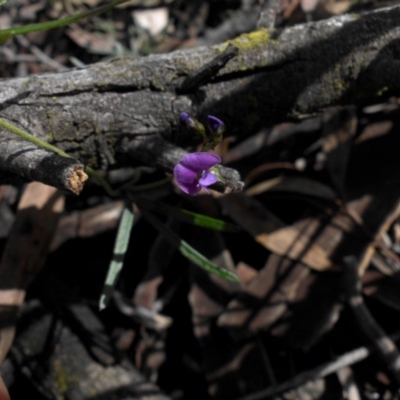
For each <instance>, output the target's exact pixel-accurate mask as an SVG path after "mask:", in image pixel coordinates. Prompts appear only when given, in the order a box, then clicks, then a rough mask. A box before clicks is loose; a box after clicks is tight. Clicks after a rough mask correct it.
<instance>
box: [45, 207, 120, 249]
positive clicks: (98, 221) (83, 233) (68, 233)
mask: <svg viewBox="0 0 400 400" xmlns="http://www.w3.org/2000/svg"><path fill="white" fill-rule="evenodd" d="M123 208H124V203H123V202H122V201H114V202H111V203H107V204H101V205H99V206H97V207H93V208H89V209H87V210H84V211H74V212H72V213H71V214H69V215H66V216H64V217H62V218H61V219H60V222H59V223H58V227H57V232H56V234H55V235H54V237H53V241H52V243H51V247H50V251H55V250H56V249H57V248H59V247H60V246H61V245H62V244H63V243H65V242H66V241H68V240H70V239H74V238H85V237H92V236H95V235H99V234H100V233H103V232H105V231H107V230H111V229H115V228H116V227H117V226H118V223H119V219H120V217H121V213H122V210H123Z"/></svg>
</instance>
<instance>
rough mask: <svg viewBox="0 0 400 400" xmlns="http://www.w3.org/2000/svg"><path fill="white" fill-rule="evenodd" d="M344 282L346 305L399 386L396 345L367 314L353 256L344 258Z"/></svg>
mask: <svg viewBox="0 0 400 400" xmlns="http://www.w3.org/2000/svg"><path fill="white" fill-rule="evenodd" d="M344 261H345V263H346V269H345V271H346V272H347V274H346V278H347V279H346V282H345V290H346V295H347V299H348V303H349V305H350V307H351V309H352V311H353V313H354V315H355V317H356V321H357V322H358V324H359V326H360V328H361V329H362V331H363V332H364V334H365V335H366V336H367V337H368V339H369V340H370V341H371V342H372V344H373V345H374V347H375V348H376V350H377V352H378V354H379V356H380V357H381V358H382V359H383V360H384V361H385V363H386V364H387V366H388V368H389V369H390V370H391V372H392V373H393V376H394V378H395V379H396V381H397V383H398V384H399V385H400V353H399V350H398V349H397V346H396V344H395V343H394V342H393V341H392V340H391V339H390V337H389V336H388V335H387V334H386V332H385V331H384V330H383V329H382V328H381V327H380V326H379V325H378V323H377V322H376V321H375V319H374V317H373V316H372V315H371V313H370V312H369V310H368V308H367V307H366V305H365V303H364V299H363V297H362V294H361V282H360V280H359V277H358V262H357V259H356V258H355V257H353V256H348V257H345V259H344Z"/></svg>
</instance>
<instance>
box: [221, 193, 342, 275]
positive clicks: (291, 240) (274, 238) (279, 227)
mask: <svg viewBox="0 0 400 400" xmlns="http://www.w3.org/2000/svg"><path fill="white" fill-rule="evenodd" d="M218 201H219V202H220V204H221V206H222V207H223V209H224V210H225V212H227V213H228V214H229V216H230V217H231V218H232V219H233V220H234V221H235V222H236V223H237V224H238V225H240V226H242V227H243V228H244V229H245V230H247V231H248V232H249V233H250V234H251V235H253V236H254V239H255V240H256V241H257V242H259V243H260V244H262V245H263V246H264V247H266V248H267V249H269V250H271V251H272V252H274V253H276V254H279V255H282V256H286V257H288V258H290V259H292V260H298V261H301V262H303V263H304V264H306V265H308V266H309V267H310V268H315V269H316V270H326V269H331V268H334V267H335V266H334V264H333V263H332V262H331V261H330V260H329V258H328V254H327V252H326V251H325V249H324V248H323V247H321V246H320V245H318V244H316V243H313V242H310V241H309V238H311V237H313V235H314V234H315V233H316V232H317V231H318V230H320V226H319V224H318V221H317V220H315V219H308V220H304V221H301V222H300V223H299V226H298V227H297V226H296V225H293V226H287V225H285V224H284V223H283V222H282V221H281V220H279V218H277V217H276V216H275V215H274V214H272V213H271V212H270V211H268V210H267V209H266V208H265V207H263V206H262V205H261V203H259V202H258V201H256V200H254V199H251V198H249V197H246V196H244V195H242V194H229V195H226V196H223V197H219V198H218Z"/></svg>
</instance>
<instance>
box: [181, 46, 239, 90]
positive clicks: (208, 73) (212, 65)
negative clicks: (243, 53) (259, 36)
mask: <svg viewBox="0 0 400 400" xmlns="http://www.w3.org/2000/svg"><path fill="white" fill-rule="evenodd" d="M238 54H239V49H238V48H237V47H236V46H234V45H233V44H231V43H229V45H228V47H227V48H226V49H225V51H223V52H222V53H221V54H219V55H218V56H216V57H215V58H213V59H212V60H211V61H209V62H208V63H206V64H204V65H203V66H202V67H201V68H199V69H198V70H196V71H192V72H191V73H190V74H189V75H188V76H187V77H186V79H185V80H184V81H183V83H182V85H181V86H180V88H179V89H178V92H179V93H188V92H192V91H194V90H195V89H197V88H198V87H200V86H202V85H204V84H205V83H207V82H208V81H209V80H210V79H211V78H213V77H214V76H215V75H216V74H217V73H218V71H219V70H220V69H222V68H223V67H224V66H225V65H226V64H227V62H228V61H229V60H231V59H232V58H233V57H235V56H237V55H238Z"/></svg>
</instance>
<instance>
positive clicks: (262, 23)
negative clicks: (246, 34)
mask: <svg viewBox="0 0 400 400" xmlns="http://www.w3.org/2000/svg"><path fill="white" fill-rule="evenodd" d="M279 9H280V1H279V0H266V1H265V3H264V5H263V6H262V9H261V12H260V17H259V19H258V22H257V28H267V29H272V28H275V24H276V16H277V15H278V13H279Z"/></svg>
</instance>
